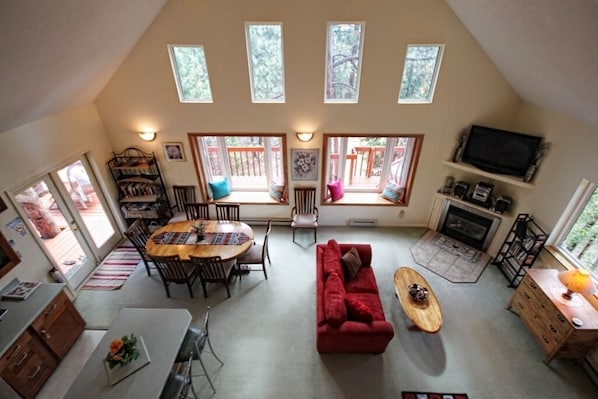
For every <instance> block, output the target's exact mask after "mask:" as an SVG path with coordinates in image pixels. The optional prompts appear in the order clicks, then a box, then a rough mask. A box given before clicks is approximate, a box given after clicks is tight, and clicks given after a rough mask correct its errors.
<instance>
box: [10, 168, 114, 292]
mask: <svg viewBox="0 0 598 399" xmlns="http://www.w3.org/2000/svg"><path fill="white" fill-rule="evenodd" d="M14 199H15V202H16V203H18V204H19V205H20V207H21V210H22V212H21V214H22V215H23V218H24V219H25V220H26V221H27V224H28V225H29V227H30V231H31V232H32V233H33V234H34V235H35V239H36V240H37V241H38V243H40V246H41V247H42V249H43V251H44V252H45V254H46V255H47V256H48V258H49V259H50V260H51V262H52V263H53V265H54V268H55V269H56V270H57V271H58V272H59V274H60V275H62V277H63V279H64V280H65V282H66V283H67V285H68V286H69V288H70V289H71V290H73V291H75V290H76V289H77V288H78V287H79V286H80V285H81V283H82V282H83V281H85V279H86V278H87V277H88V276H89V275H90V274H91V272H92V271H93V270H94V269H95V267H96V265H97V264H99V262H100V261H101V260H102V259H103V258H104V257H106V255H107V254H108V253H109V252H110V250H111V249H112V248H113V247H114V246H115V245H116V244H117V243H118V242H119V240H120V239H121V234H120V232H119V231H118V228H117V227H116V223H115V221H114V218H113V217H112V214H111V213H110V212H108V211H107V209H108V207H107V204H106V201H105V199H104V197H103V196H102V194H101V191H100V190H99V189H98V185H97V182H96V180H95V178H94V175H93V173H92V171H91V168H90V167H89V164H88V162H87V159H86V158H85V156H82V157H80V158H77V159H75V160H73V161H71V162H69V163H68V164H66V165H64V166H62V167H61V168H59V169H57V170H54V171H52V172H50V173H48V174H46V175H43V176H41V177H39V178H37V179H35V180H34V181H32V182H30V183H29V184H27V185H26V186H24V187H22V188H20V189H19V190H17V191H16V193H15V194H14Z"/></svg>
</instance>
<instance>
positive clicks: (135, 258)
mask: <svg viewBox="0 0 598 399" xmlns="http://www.w3.org/2000/svg"><path fill="white" fill-rule="evenodd" d="M140 261H141V257H140V256H139V253H138V252H137V250H136V249H135V247H134V246H133V245H131V243H129V242H127V243H124V244H122V245H121V246H119V247H118V248H116V249H115V250H114V251H112V252H111V253H110V255H108V256H107V257H106V259H104V262H102V264H101V265H100V266H99V267H98V268H97V269H96V271H95V272H94V273H93V275H92V276H91V277H90V278H89V280H87V282H86V283H85V284H84V285H83V288H82V289H84V290H117V289H119V288H120V287H122V285H123V284H124V283H125V282H126V281H127V278H129V276H130V275H131V274H132V273H133V272H134V271H135V269H136V268H137V265H139V262H140Z"/></svg>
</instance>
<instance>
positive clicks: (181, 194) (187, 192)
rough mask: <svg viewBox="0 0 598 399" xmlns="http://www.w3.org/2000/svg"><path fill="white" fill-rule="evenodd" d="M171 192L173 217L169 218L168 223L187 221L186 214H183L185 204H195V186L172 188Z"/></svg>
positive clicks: (176, 186)
mask: <svg viewBox="0 0 598 399" xmlns="http://www.w3.org/2000/svg"><path fill="white" fill-rule="evenodd" d="M172 192H173V193H174V203H175V205H174V207H173V208H172V210H173V211H174V212H173V213H174V214H173V216H172V217H171V218H170V220H169V221H168V223H174V222H182V221H183V220H187V214H186V213H185V204H187V203H191V202H195V201H196V199H195V186H178V185H174V186H172Z"/></svg>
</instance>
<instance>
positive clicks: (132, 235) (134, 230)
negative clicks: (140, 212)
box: [125, 219, 152, 276]
mask: <svg viewBox="0 0 598 399" xmlns="http://www.w3.org/2000/svg"><path fill="white" fill-rule="evenodd" d="M151 235H152V233H151V232H150V230H149V228H148V227H147V224H145V221H144V220H143V219H137V220H135V221H134V222H133V224H131V225H130V226H129V228H128V229H127V230H126V231H125V236H126V237H127V238H128V239H129V241H131V243H132V244H133V246H134V247H135V249H136V250H137V252H138V253H139V256H141V259H142V260H143V264H144V265H145V270H147V275H148V276H151V272H150V266H149V264H150V262H151V261H152V260H151V259H150V257H149V255H148V254H147V251H146V250H145V244H146V243H147V240H149V238H150V236H151Z"/></svg>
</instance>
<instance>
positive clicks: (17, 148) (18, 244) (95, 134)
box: [0, 104, 112, 287]
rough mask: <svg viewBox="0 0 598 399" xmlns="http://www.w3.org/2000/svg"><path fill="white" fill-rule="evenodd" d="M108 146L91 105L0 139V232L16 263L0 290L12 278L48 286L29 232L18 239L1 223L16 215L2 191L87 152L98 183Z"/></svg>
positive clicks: (40, 255)
mask: <svg viewBox="0 0 598 399" xmlns="http://www.w3.org/2000/svg"><path fill="white" fill-rule="evenodd" d="M111 149H112V148H111V145H110V142H109V141H108V139H107V137H106V135H105V133H104V127H103V125H102V121H101V120H100V118H99V115H98V113H97V111H96V109H95V106H94V105H93V104H89V105H86V106H83V107H79V108H76V109H73V110H70V111H68V112H64V113H61V114H57V115H53V116H50V117H48V118H45V119H41V120H38V121H35V122H32V123H29V124H26V125H23V126H21V127H18V128H16V129H13V130H10V131H7V132H3V133H1V134H0V178H1V179H0V192H1V193H2V194H1V195H2V199H3V200H4V202H5V203H6V204H7V205H8V209H7V210H6V211H4V212H2V213H0V230H1V231H2V233H3V234H4V236H5V237H6V239H7V240H14V242H15V246H14V248H15V250H16V251H18V253H20V254H21V255H22V259H21V263H20V264H19V265H17V266H16V267H15V268H14V269H13V270H12V271H11V272H9V273H8V274H7V275H6V276H4V277H3V278H2V279H0V287H3V286H4V285H6V284H7V283H8V282H9V281H10V280H12V279H13V278H14V277H18V278H19V279H21V280H30V281H49V276H48V271H49V270H50V269H51V268H52V266H51V264H50V261H49V260H48V259H47V258H46V256H45V254H44V253H43V252H42V251H41V250H40V248H39V247H38V245H37V243H36V242H35V240H34V238H33V237H32V235H31V232H28V234H27V235H26V236H24V237H20V236H19V235H18V234H17V233H16V232H15V231H13V230H11V229H9V228H8V227H7V226H6V224H7V223H8V222H10V221H11V220H13V219H14V218H15V217H17V216H18V214H17V212H16V210H15V208H14V207H13V204H12V203H11V202H10V200H9V197H8V196H7V195H6V191H8V190H14V189H16V188H17V187H19V186H21V185H23V184H26V183H27V182H28V181H30V180H31V179H33V178H35V177H36V176H40V175H42V174H43V173H47V172H49V171H50V169H52V168H54V167H56V166H58V165H59V164H60V163H61V162H63V161H64V160H66V159H67V158H70V157H72V156H73V155H77V154H82V153H85V152H88V151H91V155H92V156H93V159H94V160H95V161H96V164H97V165H98V167H99V169H100V170H102V171H103V178H104V179H106V178H107V177H108V174H107V171H106V167H105V164H106V162H107V161H108V159H110V156H111Z"/></svg>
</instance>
